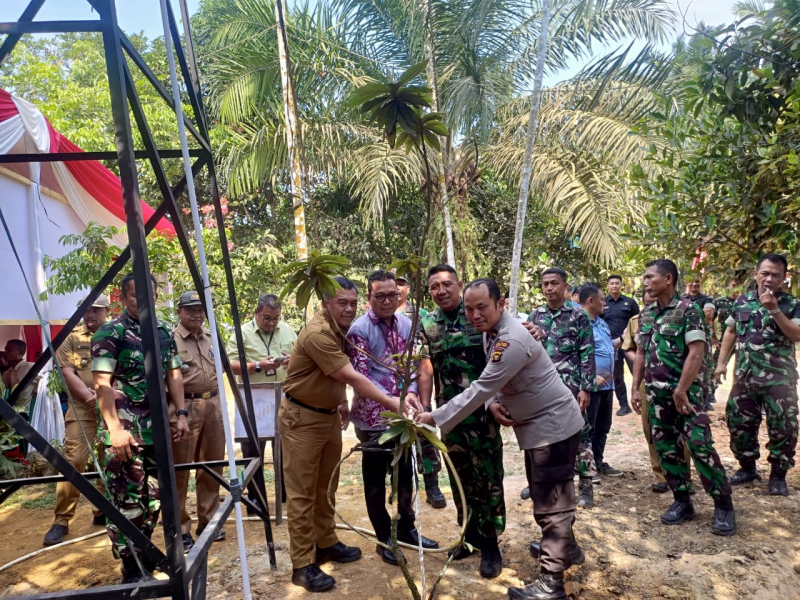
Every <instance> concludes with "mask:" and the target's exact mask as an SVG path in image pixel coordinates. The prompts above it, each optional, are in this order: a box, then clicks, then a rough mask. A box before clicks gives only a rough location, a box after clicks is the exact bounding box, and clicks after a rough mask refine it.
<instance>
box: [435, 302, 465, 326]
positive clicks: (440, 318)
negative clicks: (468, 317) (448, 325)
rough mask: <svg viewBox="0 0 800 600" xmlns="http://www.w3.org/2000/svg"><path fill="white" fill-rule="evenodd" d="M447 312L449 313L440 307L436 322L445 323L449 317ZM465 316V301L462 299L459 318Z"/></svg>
mask: <svg viewBox="0 0 800 600" xmlns="http://www.w3.org/2000/svg"><path fill="white" fill-rule="evenodd" d="M446 312H447V311H445V310H444V309H443V308H442V307H441V306H440V307H439V314H438V315H437V316H436V320H437V321H440V322H441V321H444V320H445V318H446V317H447V315H446ZM463 314H464V299H463V298H462V299H461V303H460V304H459V305H458V316H459V317H460V316H461V315H463Z"/></svg>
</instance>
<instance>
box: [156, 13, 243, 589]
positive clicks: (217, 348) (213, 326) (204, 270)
mask: <svg viewBox="0 0 800 600" xmlns="http://www.w3.org/2000/svg"><path fill="white" fill-rule="evenodd" d="M161 20H162V21H163V24H164V43H165V44H166V46H167V62H168V63H169V77H170V81H171V83H172V98H173V100H174V102H175V116H176V118H177V121H178V134H179V135H180V138H181V154H182V156H183V170H184V173H185V174H186V189H187V191H188V193H189V203H190V204H191V207H192V224H193V225H194V236H195V240H196V242H197V257H198V261H199V263H200V273H201V276H202V279H203V290H202V292H203V295H204V296H205V304H206V311H207V317H208V328H209V329H210V330H211V343H212V347H213V348H214V369H215V371H216V374H217V382H222V381H223V374H222V346H221V344H220V340H219V335H218V334H217V320H216V317H215V315H214V304H213V302H212V299H211V283H210V281H209V278H208V264H207V262H206V251H205V246H204V244H203V227H202V225H201V224H200V211H199V210H198V208H197V195H196V193H195V188H194V176H193V174H192V166H191V165H192V163H191V160H190V159H189V143H188V142H187V140H186V128H185V126H184V123H183V107H182V105H181V92H180V88H179V87H178V75H177V72H176V70H175V57H174V55H173V47H172V36H171V34H170V30H169V17H168V16H167V0H161ZM176 42H177V43H180V40H176ZM195 116H197V115H195ZM198 118H199V117H198ZM199 291H200V290H198V292H199ZM231 291H233V290H231ZM219 399H220V408H221V409H222V425H223V429H224V430H225V444H226V447H227V450H228V469H229V471H228V472H229V473H230V476H231V478H234V477H236V476H237V475H238V471H237V470H236V463H235V459H234V448H233V438H232V437H231V424H230V420H229V418H228V399H227V394H226V392H225V386H224V385H221V386H219ZM234 483H235V484H236V485H239V483H238V481H237V480H236V479H232V480H231V484H232V486H231V487H233V484H234ZM233 508H234V510H235V512H236V537H237V539H238V542H239V559H240V562H241V567H242V591H243V593H244V599H245V600H251V598H252V594H251V592H250V572H249V570H248V568H247V548H246V546H245V543H244V526H243V525H242V503H241V501H239V499H238V498H237V499H236V501H235V502H234V504H233Z"/></svg>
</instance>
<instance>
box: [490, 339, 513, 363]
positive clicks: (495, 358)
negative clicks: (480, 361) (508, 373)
mask: <svg viewBox="0 0 800 600" xmlns="http://www.w3.org/2000/svg"><path fill="white" fill-rule="evenodd" d="M509 346H510V344H509V343H508V342H504V341H499V342H495V344H494V349H493V350H492V362H493V363H499V362H500V361H501V360H503V352H505V351H506V348H508V347H509Z"/></svg>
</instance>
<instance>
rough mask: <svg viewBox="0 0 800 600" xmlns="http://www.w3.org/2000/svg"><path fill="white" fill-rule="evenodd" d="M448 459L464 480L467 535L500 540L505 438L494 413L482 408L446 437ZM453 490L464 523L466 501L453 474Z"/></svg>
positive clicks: (503, 519)
mask: <svg viewBox="0 0 800 600" xmlns="http://www.w3.org/2000/svg"><path fill="white" fill-rule="evenodd" d="M443 441H444V443H445V445H446V446H447V450H448V453H447V454H448V456H449V457H450V460H451V461H452V463H453V466H454V467H455V469H456V473H458V477H459V479H460V480H461V485H462V486H463V488H464V495H465V496H466V498H465V500H466V506H467V511H468V512H467V514H468V522H467V536H468V541H470V543H475V542H479V541H480V540H479V539H478V540H476V539H475V537H478V538H481V537H483V538H496V537H497V536H499V535H500V534H501V533H503V531H505V528H506V503H505V498H504V496H503V438H502V436H501V435H500V426H499V425H498V424H497V422H496V421H495V420H494V417H493V416H492V413H490V412H489V411H488V410H486V409H485V408H484V407H480V408H479V409H478V410H476V411H475V412H474V413H472V414H471V415H470V416H468V417H467V418H466V419H464V420H463V421H461V423H459V424H458V425H456V426H455V427H454V428H453V429H452V430H451V431H449V432H448V433H446V434H444V438H443ZM449 471H450V470H449V468H448V474H449V476H450V489H451V490H452V491H453V501H454V502H455V504H456V511H457V512H458V522H459V523H461V520H462V515H463V514H464V513H463V511H464V503H465V502H464V500H462V498H461V495H460V494H459V493H458V486H457V485H456V482H455V480H454V478H453V474H452V473H450V472H449Z"/></svg>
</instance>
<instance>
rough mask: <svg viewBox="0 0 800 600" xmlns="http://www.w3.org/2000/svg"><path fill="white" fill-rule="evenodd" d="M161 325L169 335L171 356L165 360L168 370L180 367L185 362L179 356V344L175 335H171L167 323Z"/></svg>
mask: <svg viewBox="0 0 800 600" xmlns="http://www.w3.org/2000/svg"><path fill="white" fill-rule="evenodd" d="M161 327H162V328H163V329H164V331H165V332H166V334H167V335H168V336H169V358H168V359H167V360H166V361H165V362H166V363H167V364H166V370H167V371H171V370H173V369H180V368H181V365H182V364H183V363H182V362H181V359H180V357H179V356H178V344H176V343H175V336H173V335H170V333H169V328H168V327H167V326H166V325H161Z"/></svg>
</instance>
